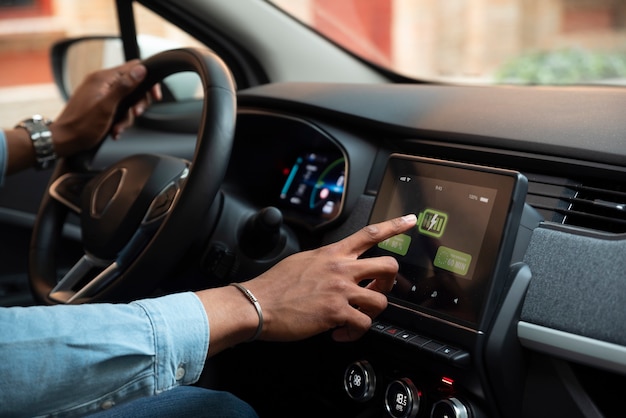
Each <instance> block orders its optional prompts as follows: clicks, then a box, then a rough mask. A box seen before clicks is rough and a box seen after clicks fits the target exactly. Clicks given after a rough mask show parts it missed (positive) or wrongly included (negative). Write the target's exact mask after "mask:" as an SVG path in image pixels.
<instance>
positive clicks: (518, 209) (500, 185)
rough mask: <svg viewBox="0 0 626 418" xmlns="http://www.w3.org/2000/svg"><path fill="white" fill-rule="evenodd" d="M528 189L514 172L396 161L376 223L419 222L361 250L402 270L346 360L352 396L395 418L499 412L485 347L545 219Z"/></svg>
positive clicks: (402, 158) (384, 185)
mask: <svg viewBox="0 0 626 418" xmlns="http://www.w3.org/2000/svg"><path fill="white" fill-rule="evenodd" d="M526 190H527V180H526V178H525V177H524V176H523V175H521V174H520V173H518V172H514V171H509V170H502V169H495V168H488V167H482V166H475V165H468V164H461V163H455V162H449V161H442V160H434V159H428V158H421V157H413V156H406V155H399V154H394V155H392V156H391V157H390V158H389V160H388V163H387V167H386V170H385V173H384V176H383V180H382V183H381V185H380V189H379V191H378V194H377V196H376V200H375V202H374V205H373V208H372V211H371V215H370V219H369V223H377V222H380V221H383V220H386V219H390V218H394V217H397V216H402V215H405V214H407V213H415V214H416V215H417V216H418V221H417V224H416V226H415V227H414V228H412V229H411V230H410V231H408V232H405V233H403V234H400V235H397V236H394V237H392V238H389V239H387V240H386V241H384V242H381V243H380V244H378V245H377V246H375V247H374V248H372V249H371V250H369V251H368V252H367V253H366V254H364V257H378V256H392V257H394V258H395V259H396V260H397V261H398V264H399V273H398V276H397V280H396V283H395V285H394V287H393V289H392V291H391V293H390V294H389V306H388V308H387V309H386V310H385V312H383V314H381V315H380V317H379V318H377V320H376V321H375V322H374V324H373V326H372V329H371V332H370V333H369V335H368V336H367V338H366V339H364V341H363V342H362V343H361V344H360V348H359V349H357V350H355V354H354V358H353V359H352V360H353V361H351V362H349V363H348V364H347V365H346V368H345V373H344V382H343V383H344V389H345V392H346V394H347V396H348V397H349V398H350V399H351V400H352V401H353V402H355V403H360V404H362V405H364V404H370V405H372V407H371V408H370V409H369V410H373V411H378V410H379V408H380V410H381V411H382V415H383V416H388V417H394V418H410V417H416V416H431V417H433V418H435V417H437V418H439V417H441V418H443V417H480V416H491V415H493V411H492V407H491V406H489V405H487V404H486V402H485V400H486V399H488V398H489V397H490V396H492V394H490V393H489V391H490V390H491V389H490V386H491V384H490V383H489V382H488V381H489V380H490V377H489V376H488V375H489V367H487V366H486V365H485V352H486V344H487V342H488V341H489V338H490V332H491V330H492V328H493V326H494V321H495V320H496V313H497V312H499V311H500V310H501V309H502V302H503V299H504V297H505V296H506V294H507V292H508V291H509V289H510V288H511V286H512V283H513V282H514V280H515V275H516V273H515V270H514V269H512V268H511V266H512V263H513V262H514V261H516V258H518V253H519V252H520V248H521V249H522V250H521V251H522V252H523V248H525V245H526V243H527V240H528V238H529V237H530V232H531V231H532V229H533V228H534V226H536V224H537V223H538V221H539V218H538V217H537V216H536V213H535V212H534V211H533V210H532V209H531V208H530V207H528V206H526V205H525V204H524V199H525V196H526ZM529 231H530V232H529ZM366 410H368V408H363V411H366ZM364 413H365V412H364ZM376 414H379V412H376V413H375V414H374V415H372V416H380V415H376ZM364 416H365V415H364Z"/></svg>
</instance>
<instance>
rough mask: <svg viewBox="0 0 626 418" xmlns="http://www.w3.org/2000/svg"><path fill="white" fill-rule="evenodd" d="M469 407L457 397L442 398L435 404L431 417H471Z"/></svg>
mask: <svg viewBox="0 0 626 418" xmlns="http://www.w3.org/2000/svg"><path fill="white" fill-rule="evenodd" d="M469 416H470V415H469V411H468V409H467V407H466V406H465V405H464V404H463V402H461V401H460V400H458V399H457V398H448V399H442V400H440V401H438V402H436V403H435V404H434V405H433V409H432V410H431V412H430V418H469Z"/></svg>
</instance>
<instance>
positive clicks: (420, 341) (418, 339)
mask: <svg viewBox="0 0 626 418" xmlns="http://www.w3.org/2000/svg"><path fill="white" fill-rule="evenodd" d="M430 341H432V340H431V339H430V338H426V337H423V336H421V335H416V336H415V337H413V338H411V339H409V340H408V343H409V344H411V345H414V346H416V347H420V348H421V347H422V346H424V344H426V343H429V342H430Z"/></svg>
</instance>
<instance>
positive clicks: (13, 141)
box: [4, 128, 35, 174]
mask: <svg viewBox="0 0 626 418" xmlns="http://www.w3.org/2000/svg"><path fill="white" fill-rule="evenodd" d="M4 133H5V136H6V147H7V157H8V158H7V166H6V174H12V173H15V172H17V171H20V170H24V169H26V168H29V167H33V166H34V165H35V149H34V148H33V144H32V141H31V139H30V137H29V136H28V132H26V131H25V130H24V129H21V128H19V129H7V130H5V131H4Z"/></svg>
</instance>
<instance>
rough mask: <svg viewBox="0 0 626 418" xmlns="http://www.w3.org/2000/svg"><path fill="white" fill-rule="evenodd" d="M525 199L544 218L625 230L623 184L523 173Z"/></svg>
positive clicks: (592, 226) (625, 188) (625, 199)
mask: <svg viewBox="0 0 626 418" xmlns="http://www.w3.org/2000/svg"><path fill="white" fill-rule="evenodd" d="M527 177H528V196H527V198H526V202H527V203H528V204H529V205H531V206H533V207H534V208H535V209H537V210H538V211H539V212H540V213H541V214H542V215H543V217H544V219H545V220H547V221H552V222H558V223H562V224H566V225H575V226H580V227H584V228H591V229H596V230H600V231H606V232H613V233H621V232H626V184H617V183H610V182H603V183H602V184H592V183H590V182H582V181H580V182H578V181H574V180H568V179H563V178H558V177H550V176H542V175H533V174H527Z"/></svg>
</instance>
